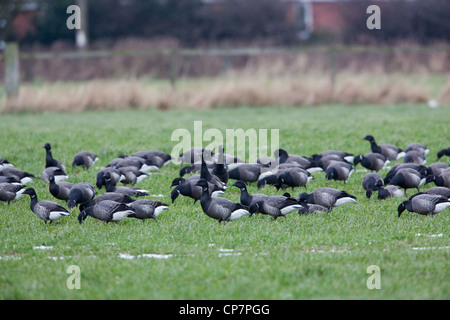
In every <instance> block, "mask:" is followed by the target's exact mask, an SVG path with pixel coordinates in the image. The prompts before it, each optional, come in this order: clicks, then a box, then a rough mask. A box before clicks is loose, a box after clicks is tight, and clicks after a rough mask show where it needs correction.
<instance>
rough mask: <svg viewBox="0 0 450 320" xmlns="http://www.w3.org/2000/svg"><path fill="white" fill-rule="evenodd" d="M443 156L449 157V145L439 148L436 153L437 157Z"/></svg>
mask: <svg viewBox="0 0 450 320" xmlns="http://www.w3.org/2000/svg"><path fill="white" fill-rule="evenodd" d="M443 156H447V157H450V146H449V147H448V148H445V149H442V150H439V151H438V153H437V159H438V160H439V159H441V158H442V157H443Z"/></svg>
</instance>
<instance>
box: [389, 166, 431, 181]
mask: <svg viewBox="0 0 450 320" xmlns="http://www.w3.org/2000/svg"><path fill="white" fill-rule="evenodd" d="M400 169H413V170H415V171H416V172H417V173H418V174H419V175H420V177H421V178H425V177H426V176H427V175H429V174H430V172H431V171H430V170H429V169H428V168H427V167H425V166H424V165H421V164H417V163H396V164H395V165H394V166H393V167H392V168H391V169H390V170H389V171H388V173H387V174H386V176H385V177H384V184H385V185H387V184H388V183H389V182H390V181H391V179H392V177H393V176H395V174H396V173H397V171H399V170H400Z"/></svg>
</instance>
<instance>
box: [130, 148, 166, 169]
mask: <svg viewBox="0 0 450 320" xmlns="http://www.w3.org/2000/svg"><path fill="white" fill-rule="evenodd" d="M132 156H133V157H140V158H143V159H145V160H147V164H149V165H153V166H156V167H158V168H161V167H164V166H166V165H168V164H169V163H171V162H172V156H171V155H170V154H168V153H165V152H162V151H159V150H149V151H138V152H135V153H133V154H132Z"/></svg>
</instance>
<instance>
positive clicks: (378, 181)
mask: <svg viewBox="0 0 450 320" xmlns="http://www.w3.org/2000/svg"><path fill="white" fill-rule="evenodd" d="M361 185H362V187H363V189H364V190H365V191H366V197H367V199H370V197H371V196H372V193H373V192H374V191H379V190H380V189H381V188H383V186H384V182H383V178H381V176H380V175H379V174H378V173H374V172H372V173H368V174H366V175H365V176H364V178H363V180H362V182H361Z"/></svg>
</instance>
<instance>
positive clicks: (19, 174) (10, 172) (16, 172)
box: [0, 167, 34, 184]
mask: <svg viewBox="0 0 450 320" xmlns="http://www.w3.org/2000/svg"><path fill="white" fill-rule="evenodd" d="M0 174H1V175H2V176H5V177H7V178H8V177H13V178H14V179H16V180H19V181H20V183H21V184H27V183H29V182H33V179H32V178H34V175H33V174H31V173H28V172H26V171H22V170H20V169H17V168H12V167H6V168H4V169H3V170H2V171H1V172H0Z"/></svg>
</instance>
